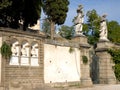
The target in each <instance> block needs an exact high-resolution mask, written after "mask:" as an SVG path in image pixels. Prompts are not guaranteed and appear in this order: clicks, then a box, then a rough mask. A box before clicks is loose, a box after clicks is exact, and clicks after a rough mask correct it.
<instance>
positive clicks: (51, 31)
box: [50, 20, 55, 40]
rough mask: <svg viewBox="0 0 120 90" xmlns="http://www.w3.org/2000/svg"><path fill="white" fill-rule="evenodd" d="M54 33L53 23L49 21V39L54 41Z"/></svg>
mask: <svg viewBox="0 0 120 90" xmlns="http://www.w3.org/2000/svg"><path fill="white" fill-rule="evenodd" d="M54 32H55V23H54V22H53V21H52V20H51V21H50V34H51V35H50V38H51V39H52V40H53V39H54Z"/></svg>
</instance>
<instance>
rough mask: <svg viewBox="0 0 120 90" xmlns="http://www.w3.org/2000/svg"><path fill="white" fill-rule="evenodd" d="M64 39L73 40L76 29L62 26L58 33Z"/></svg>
mask: <svg viewBox="0 0 120 90" xmlns="http://www.w3.org/2000/svg"><path fill="white" fill-rule="evenodd" d="M58 33H59V34H60V35H61V36H62V37H63V38H66V39H71V38H72V37H73V35H74V28H73V27H69V26H66V25H62V26H61V28H59V32H58Z"/></svg>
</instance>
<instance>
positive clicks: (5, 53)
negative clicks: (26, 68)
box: [0, 42, 12, 59]
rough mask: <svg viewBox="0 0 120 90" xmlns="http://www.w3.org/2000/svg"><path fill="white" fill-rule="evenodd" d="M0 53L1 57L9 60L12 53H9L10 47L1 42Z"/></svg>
mask: <svg viewBox="0 0 120 90" xmlns="http://www.w3.org/2000/svg"><path fill="white" fill-rule="evenodd" d="M0 51H1V55H2V56H3V57H4V58H5V59H7V58H10V57H11V55H12V51H11V46H10V45H8V44H7V43H6V42H3V44H2V46H1V48H0Z"/></svg>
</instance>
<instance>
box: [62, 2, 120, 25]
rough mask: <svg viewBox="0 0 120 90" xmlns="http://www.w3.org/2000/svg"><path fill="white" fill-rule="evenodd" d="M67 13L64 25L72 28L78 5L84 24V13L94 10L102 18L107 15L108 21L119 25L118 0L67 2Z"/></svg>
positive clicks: (119, 11) (119, 10)
mask: <svg viewBox="0 0 120 90" xmlns="http://www.w3.org/2000/svg"><path fill="white" fill-rule="evenodd" d="M69 1H70V4H69V11H68V13H67V18H66V21H65V23H64V25H67V26H72V25H73V23H72V20H73V18H74V17H75V16H76V15H77V13H76V10H77V8H78V5H80V4H82V5H83V7H84V8H83V11H84V15H85V16H84V22H86V20H87V19H86V12H87V11H89V10H92V9H95V10H96V11H97V13H98V14H99V15H100V16H102V15H103V14H107V17H106V19H108V21H111V20H115V21H117V22H119V23H120V0H69Z"/></svg>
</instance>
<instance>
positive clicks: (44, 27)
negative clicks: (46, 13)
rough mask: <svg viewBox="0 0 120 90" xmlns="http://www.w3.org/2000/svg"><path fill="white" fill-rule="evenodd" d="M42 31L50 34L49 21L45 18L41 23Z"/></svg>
mask: <svg viewBox="0 0 120 90" xmlns="http://www.w3.org/2000/svg"><path fill="white" fill-rule="evenodd" d="M42 32H44V33H46V34H50V22H49V20H48V19H47V18H45V19H44V21H43V24H42Z"/></svg>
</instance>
